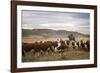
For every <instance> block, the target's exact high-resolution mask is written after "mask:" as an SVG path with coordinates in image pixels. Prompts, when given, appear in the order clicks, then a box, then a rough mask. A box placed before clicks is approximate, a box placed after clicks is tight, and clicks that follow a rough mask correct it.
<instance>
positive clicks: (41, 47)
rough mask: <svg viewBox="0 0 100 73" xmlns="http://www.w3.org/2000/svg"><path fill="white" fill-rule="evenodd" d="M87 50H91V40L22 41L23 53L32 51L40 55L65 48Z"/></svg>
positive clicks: (60, 51)
mask: <svg viewBox="0 0 100 73" xmlns="http://www.w3.org/2000/svg"><path fill="white" fill-rule="evenodd" d="M70 49H75V50H86V51H90V41H89V40H87V41H83V40H80V41H75V40H56V41H38V42H34V43H22V55H23V56H24V55H25V53H26V52H30V51H32V53H33V54H36V53H38V55H41V54H45V53H63V52H65V50H67V51H69V50H70Z"/></svg>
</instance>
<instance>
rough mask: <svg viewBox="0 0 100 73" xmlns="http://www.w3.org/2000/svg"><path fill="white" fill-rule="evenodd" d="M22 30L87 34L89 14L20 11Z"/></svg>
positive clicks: (88, 30)
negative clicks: (65, 31)
mask: <svg viewBox="0 0 100 73" xmlns="http://www.w3.org/2000/svg"><path fill="white" fill-rule="evenodd" d="M22 28H23V29H54V30H67V31H77V32H80V33H84V34H89V32H90V14H89V13H75V12H54V11H34V10H33V11H29V10H22Z"/></svg>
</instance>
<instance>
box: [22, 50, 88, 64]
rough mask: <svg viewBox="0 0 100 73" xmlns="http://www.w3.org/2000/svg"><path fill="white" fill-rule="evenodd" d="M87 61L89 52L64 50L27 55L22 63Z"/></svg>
mask: <svg viewBox="0 0 100 73" xmlns="http://www.w3.org/2000/svg"><path fill="white" fill-rule="evenodd" d="M83 59H89V52H87V51H84V50H69V51H67V50H65V52H63V53H53V54H52V53H49V54H47V55H46V54H45V55H40V56H37V55H29V54H28V55H27V56H24V57H23V59H22V62H39V61H60V60H83Z"/></svg>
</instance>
